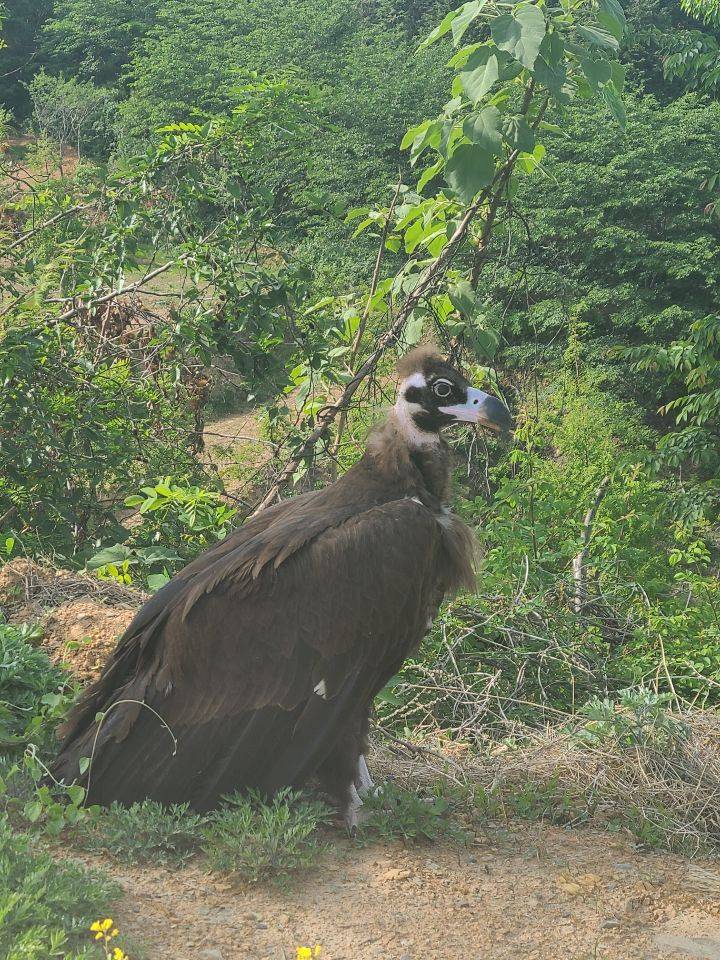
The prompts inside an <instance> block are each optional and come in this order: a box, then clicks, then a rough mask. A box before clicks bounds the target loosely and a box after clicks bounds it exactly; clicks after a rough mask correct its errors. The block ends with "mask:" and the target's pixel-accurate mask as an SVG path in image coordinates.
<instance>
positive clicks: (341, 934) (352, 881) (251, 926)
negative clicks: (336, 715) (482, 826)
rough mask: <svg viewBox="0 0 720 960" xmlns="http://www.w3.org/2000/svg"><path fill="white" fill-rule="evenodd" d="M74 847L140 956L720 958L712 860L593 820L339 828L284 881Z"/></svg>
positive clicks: (719, 872)
mask: <svg viewBox="0 0 720 960" xmlns="http://www.w3.org/2000/svg"><path fill="white" fill-rule="evenodd" d="M82 859H83V861H84V862H86V863H89V864H92V865H95V866H101V867H104V868H105V869H107V870H108V872H109V873H111V874H112V875H113V876H114V877H116V879H118V880H119V881H120V883H121V884H122V886H123V888H124V890H125V891H126V892H125V896H124V898H123V900H122V902H121V903H120V904H118V906H117V908H116V910H115V913H114V919H115V922H116V923H117V924H118V926H119V927H120V930H121V931H122V934H123V938H126V939H127V943H128V945H129V946H128V948H126V949H129V947H132V948H133V949H134V951H136V952H137V953H138V954H141V955H142V956H143V957H144V958H145V960H167V958H169V957H181V958H183V960H236V958H243V960H245V958H248V960H256V958H257V960H265V958H266V960H285V958H287V960H294V958H295V952H296V947H297V946H298V945H301V944H302V945H314V944H316V943H319V944H321V945H322V948H323V953H322V956H323V960H359V958H362V960H366V958H367V960H455V958H464V960H465V958H468V960H481V958H488V960H490V958H492V960H505V958H508V960H509V958H513V960H515V958H523V960H590V958H606V960H610V958H612V960H657V958H660V960H662V958H668V960H673V958H674V960H678V958H688V957H690V958H695V957H699V958H705V960H720V896H718V893H717V890H716V891H715V892H714V893H708V892H707V888H706V884H705V883H704V882H703V879H702V878H703V877H705V878H706V879H707V878H708V877H709V878H710V880H711V883H710V886H711V887H712V885H713V884H714V883H715V882H717V880H718V879H720V864H714V865H713V864H712V863H710V864H706V865H698V864H697V862H696V863H695V864H694V865H692V866H690V865H689V864H688V862H687V861H684V860H682V859H680V858H678V857H673V856H669V855H666V854H662V853H657V852H647V851H641V850H638V849H637V847H636V846H635V845H634V844H633V842H632V841H631V840H630V839H628V838H625V837H621V836H616V835H609V834H603V833H598V832H594V831H590V830H576V831H572V830H567V829H561V828H557V827H546V826H542V825H539V824H533V825H522V826H513V827H509V828H504V827H503V828H500V827H496V826H491V827H489V829H488V833H487V834H486V835H485V836H482V837H478V838H477V839H476V842H475V843H474V844H473V845H471V846H456V845H440V844H433V845H423V846H413V847H404V846H402V845H400V844H396V845H387V844H383V845H373V846H368V847H364V848H356V847H354V846H353V845H351V844H350V842H349V841H348V840H346V839H345V838H344V837H342V836H341V835H340V834H339V833H338V832H335V833H333V834H332V835H331V843H330V846H329V849H328V851H327V852H326V853H325V854H324V855H323V857H322V858H321V860H320V861H319V863H318V864H317V866H316V867H315V868H313V869H312V870H309V871H308V872H307V873H304V874H303V875H302V876H300V877H299V878H297V879H296V880H294V881H293V882H292V883H291V885H290V886H289V887H287V888H285V889H281V888H278V887H275V886H272V885H270V886H263V887H247V886H242V885H240V886H238V885H234V884H232V883H230V882H228V881H225V880H222V879H220V878H218V877H214V876H211V875H209V874H207V873H206V872H205V871H204V870H203V868H202V866H201V865H195V864H193V865H190V866H188V867H185V868H184V869H181V870H177V871H170V870H163V869H148V868H138V869H130V868H123V867H122V866H118V865H117V864H115V863H110V862H109V861H107V860H103V859H102V858H99V857H87V856H84V857H82ZM698 878H700V879H699V880H698ZM120 942H121V943H122V942H123V939H122V938H121V940H120ZM131 955H132V956H133V960H135V955H134V954H131Z"/></svg>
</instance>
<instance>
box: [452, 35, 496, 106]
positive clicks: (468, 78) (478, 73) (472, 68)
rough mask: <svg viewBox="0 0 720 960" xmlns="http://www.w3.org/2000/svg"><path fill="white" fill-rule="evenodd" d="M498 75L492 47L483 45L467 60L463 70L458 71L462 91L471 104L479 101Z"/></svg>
mask: <svg viewBox="0 0 720 960" xmlns="http://www.w3.org/2000/svg"><path fill="white" fill-rule="evenodd" d="M498 75H499V64H498V60H497V57H496V56H495V54H494V53H493V50H492V47H490V46H488V45H487V44H485V45H484V46H482V47H479V48H478V49H477V50H475V52H474V53H472V54H471V55H470V57H469V58H468V62H467V64H466V65H465V68H464V69H463V70H461V71H460V82H461V84H462V87H463V90H464V91H465V93H466V94H467V95H468V97H469V98H470V100H472V102H473V103H477V102H478V100H481V99H482V98H483V97H484V96H485V94H486V93H487V92H488V90H489V89H490V88H491V87H492V85H493V84H494V83H495V81H496V80H497V78H498Z"/></svg>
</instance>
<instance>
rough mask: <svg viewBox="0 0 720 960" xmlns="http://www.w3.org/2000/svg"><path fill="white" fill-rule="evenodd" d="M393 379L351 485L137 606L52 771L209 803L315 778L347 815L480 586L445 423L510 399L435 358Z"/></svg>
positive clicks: (308, 502)
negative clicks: (408, 689) (393, 716)
mask: <svg viewBox="0 0 720 960" xmlns="http://www.w3.org/2000/svg"><path fill="white" fill-rule="evenodd" d="M401 376H402V378H403V382H402V383H401V387H400V393H399V397H398V403H397V405H396V407H395V409H394V411H392V412H391V413H390V415H389V416H388V418H387V420H386V421H385V423H384V424H382V425H381V426H380V427H379V428H377V429H376V430H375V431H374V432H373V433H372V434H371V436H370V439H369V441H368V444H367V449H366V452H365V455H364V456H363V458H362V459H361V460H360V461H359V462H358V463H356V464H355V466H353V467H352V468H351V469H350V470H349V471H348V472H347V473H346V474H345V475H344V476H342V477H340V479H338V480H337V481H336V482H335V483H333V484H332V485H330V486H328V487H326V488H325V489H323V490H318V491H313V492H311V493H306V494H303V495H302V496H299V497H296V498H294V499H291V500H286V501H284V502H282V503H279V504H277V505H276V506H274V507H271V508H269V509H267V510H266V511H264V512H263V513H261V514H260V515H259V516H257V517H255V518H254V519H252V520H250V521H249V522H247V523H246V524H244V526H242V527H240V528H239V529H238V530H236V531H235V532H234V533H232V534H231V535H230V536H229V537H227V539H225V540H224V541H223V542H222V543H219V544H217V545H216V546H215V547H213V548H211V549H210V550H208V551H207V552H206V553H204V554H203V555H202V556H200V557H198V558H197V559H196V560H194V561H193V562H192V563H191V564H189V565H188V566H187V567H186V568H185V569H184V570H182V571H181V572H180V573H179V574H178V575H177V576H176V577H175V578H174V579H173V580H172V581H170V583H168V584H167V585H166V586H165V587H163V588H162V590H160V591H159V592H158V593H157V594H156V595H155V596H154V597H152V599H151V600H149V601H148V603H146V604H145V606H144V607H142V609H141V610H140V611H139V612H138V614H137V616H136V617H135V619H134V620H133V622H132V623H131V624H130V626H129V628H128V629H127V631H126V633H125V634H124V636H123V637H122V638H121V639H120V641H119V643H118V646H117V648H116V650H115V651H114V653H113V654H112V655H111V657H110V659H109V661H108V663H107V665H106V667H105V670H104V672H103V674H102V676H101V677H100V679H99V680H98V681H97V682H96V683H95V684H93V685H92V686H91V687H90V688H89V689H88V690H87V691H86V692H85V694H84V696H83V697H82V699H81V700H80V702H79V703H78V704H77V706H76V707H75V709H74V711H73V712H72V714H71V716H70V718H69V720H68V722H67V723H66V725H65V728H64V730H63V731H62V734H63V737H64V742H63V746H62V749H61V752H60V754H59V756H58V757H57V759H56V761H55V763H54V766H53V771H52V772H53V775H54V776H55V777H57V778H58V779H62V780H64V781H65V782H66V783H70V782H71V781H77V782H80V783H83V784H85V785H86V786H87V788H88V799H89V801H90V802H92V803H101V804H108V803H110V802H112V801H113V800H117V801H119V802H121V803H124V804H129V803H132V802H133V801H135V800H141V799H144V798H152V799H155V800H159V801H162V802H165V803H170V802H173V803H178V802H183V801H188V802H189V803H190V804H191V805H192V806H193V807H195V808H196V809H199V810H206V809H209V808H211V807H213V806H214V805H215V804H217V802H218V800H219V798H220V797H221V796H222V795H224V794H227V793H229V792H231V791H233V790H237V789H247V788H256V789H258V790H260V791H261V792H263V793H265V794H272V793H273V792H275V791H276V790H278V789H280V788H282V787H284V786H288V785H293V786H297V785H300V784H303V783H305V782H306V781H307V780H308V779H309V778H311V777H313V776H317V777H318V778H319V779H320V781H321V783H323V784H324V786H325V787H326V789H328V790H329V791H330V792H331V793H332V794H333V795H335V796H336V797H337V798H338V800H339V801H340V802H341V803H342V804H343V805H344V807H345V810H346V814H347V815H348V821H349V822H351V821H352V820H353V809H354V806H353V804H354V800H353V798H355V800H357V793H356V792H355V785H356V784H357V785H358V786H363V785H364V786H367V783H363V778H362V776H360V777H359V776H358V765H359V763H363V764H364V761H362V760H361V755H362V753H363V751H364V745H365V740H366V736H367V724H368V713H369V709H370V706H371V703H372V700H373V697H374V696H375V695H376V694H377V693H378V691H379V690H381V689H382V687H383V686H384V685H385V684H386V683H387V681H388V680H389V679H390V677H392V676H393V674H394V673H396V671H397V670H398V669H399V667H400V666H401V664H402V663H403V661H404V659H405V658H406V657H407V656H408V654H409V653H410V652H411V651H412V650H413V649H415V648H416V647H417V645H418V644H419V642H420V640H421V639H422V637H423V636H424V634H425V633H426V632H427V629H428V625H429V623H430V622H431V621H432V619H433V618H434V617H435V615H436V613H437V610H438V607H439V605H440V603H441V601H442V598H443V597H444V596H445V595H446V593H447V592H448V591H451V590H454V589H456V588H458V587H460V586H466V587H472V586H473V584H474V574H473V568H472V559H473V539H472V536H471V534H470V532H469V530H468V529H467V527H466V526H465V525H464V524H463V523H461V521H460V520H458V519H457V518H456V517H454V516H453V515H452V514H451V513H449V511H448V510H447V508H446V506H445V501H446V500H447V497H448V485H449V473H450V452H449V448H448V447H447V445H446V444H445V443H444V441H442V440H441V439H440V437H439V429H440V427H441V426H443V425H445V424H446V423H452V422H454V421H455V420H456V419H470V414H469V413H468V410H470V404H471V403H472V404H475V406H474V407H472V414H473V416H474V415H475V414H476V413H477V411H478V409H482V408H483V405H484V406H485V407H487V405H488V404H490V406H491V407H492V405H493V404H496V405H497V407H498V409H499V407H500V406H501V405H500V404H499V402H498V401H496V400H493V398H488V397H487V395H485V394H480V392H479V391H473V390H472V388H469V387H468V385H467V383H466V381H464V380H463V378H462V377H461V376H460V375H459V374H458V373H457V372H456V371H454V370H453V369H452V368H450V367H448V366H447V365H446V364H445V363H444V361H442V359H441V358H440V357H439V356H438V355H437V354H436V353H435V352H434V351H432V350H421V351H417V352H414V354H411V355H409V356H408V357H406V358H405V359H404V361H403V364H402V367H401ZM447 383H451V385H452V390H453V391H454V392H453V395H452V397H448V396H447V395H446V393H445V391H446V389H447V387H446V386H445V384H447ZM418 390H420V391H421V393H422V396H421V397H419V396H418ZM433 391H435V392H436V393H437V396H436V395H435V393H433ZM441 393H442V398H441V397H440V394H441ZM471 395H472V397H474V398H475V399H472V400H471ZM409 396H411V397H414V398H415V399H412V400H410V399H407V398H408V397H409ZM478 397H482V398H486V399H483V400H482V401H479V400H478V399H477V398H478ZM448 400H452V401H453V402H452V403H450V405H449V406H444V407H443V406H441V403H442V404H444V403H448ZM478 404H479V406H478ZM448 409H451V410H452V411H453V413H451V414H448V413H443V412H442V411H443V410H448ZM504 409H505V408H504V407H503V408H502V410H503V411H504ZM461 410H462V411H465V413H463V414H460V413H459V411H461ZM492 411H493V412H494V413H495V414H497V412H498V410H497V409H496V408H495V407H492ZM506 413H507V412H506V411H505V414H506ZM503 416H504V414H503V415H501V416H499V417H498V416H495V417H494V418H493V417H487V416H485V417H484V418H483V416H479V417H476V418H475V419H476V420H477V419H480V420H483V419H484V420H485V422H489V421H490V420H492V419H494V421H495V422H496V425H498V426H502V425H503V423H500V422H499V421H502V417H503ZM428 417H429V418H430V419H431V420H433V418H434V420H433V425H432V426H430V427H429V428H427V429H426V426H427V423H426V421H427V418H428ZM508 419H509V418H508ZM435 421H438V422H439V425H438V423H436V422H435ZM440 421H442V422H440ZM427 422H429V421H427ZM145 705H146V706H145ZM148 708H150V709H148ZM99 712H103V713H105V717H104V719H103V720H102V721H101V723H100V727H99V729H98V723H97V722H96V715H97V714H98V713H99ZM158 715H159V716H160V717H162V719H163V721H164V722H165V723H166V724H167V725H168V727H169V728H170V729H171V730H172V733H173V736H174V737H175V738H176V741H177V746H176V749H175V750H173V743H172V740H171V737H170V736H169V734H168V732H167V730H166V729H165V728H164V727H163V725H162V724H161V722H160V721H159V719H158ZM91 756H92V764H91V767H90V769H89V770H88V771H86V772H85V773H84V774H82V775H81V774H80V770H79V766H80V764H79V761H80V758H82V757H91ZM365 769H366V768H365ZM358 803H359V801H358ZM356 805H357V804H356Z"/></svg>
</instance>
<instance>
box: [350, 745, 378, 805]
mask: <svg viewBox="0 0 720 960" xmlns="http://www.w3.org/2000/svg"><path fill="white" fill-rule="evenodd" d="M355 785H356V787H357V792H358V793H359V794H360V796H361V797H362V796H363V795H364V794H366V793H368V792H370V791H371V790H372V789H373V787H374V786H375V784H374V783H373V779H372V777H371V776H370V771H369V770H368V765H367V761H366V760H365V754H364V753H361V754H360V757H359V759H358V765H357V776H356V777H355Z"/></svg>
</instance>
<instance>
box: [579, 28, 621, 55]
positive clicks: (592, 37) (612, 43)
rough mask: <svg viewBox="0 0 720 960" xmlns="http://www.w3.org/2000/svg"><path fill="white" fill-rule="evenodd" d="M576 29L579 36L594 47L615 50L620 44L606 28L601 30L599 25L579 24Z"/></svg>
mask: <svg viewBox="0 0 720 960" xmlns="http://www.w3.org/2000/svg"><path fill="white" fill-rule="evenodd" d="M577 31H578V33H579V34H580V36H581V37H583V38H584V39H585V40H587V42H588V43H589V44H591V45H592V46H594V47H602V48H603V49H604V50H613V51H616V50H617V49H618V48H619V46H620V44H619V43H618V42H617V40H616V39H615V37H614V36H613V35H612V34H611V33H608V32H607V30H601V29H600V28H599V27H582V26H581V27H578V28H577Z"/></svg>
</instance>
